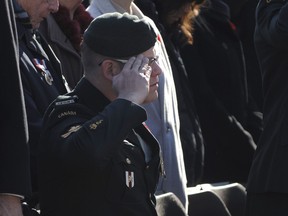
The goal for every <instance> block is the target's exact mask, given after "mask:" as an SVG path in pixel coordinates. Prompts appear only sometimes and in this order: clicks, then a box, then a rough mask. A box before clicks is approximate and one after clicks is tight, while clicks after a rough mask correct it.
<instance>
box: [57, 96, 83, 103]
mask: <svg viewBox="0 0 288 216" xmlns="http://www.w3.org/2000/svg"><path fill="white" fill-rule="evenodd" d="M77 100H78V97H77V95H73V96H69V95H61V96H59V97H58V98H57V100H56V101H55V106H62V105H67V104H73V103H76V101H77Z"/></svg>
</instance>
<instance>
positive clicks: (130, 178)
mask: <svg viewBox="0 0 288 216" xmlns="http://www.w3.org/2000/svg"><path fill="white" fill-rule="evenodd" d="M125 180H126V186H127V187H128V188H133V187H134V184H135V180H134V172H132V171H125Z"/></svg>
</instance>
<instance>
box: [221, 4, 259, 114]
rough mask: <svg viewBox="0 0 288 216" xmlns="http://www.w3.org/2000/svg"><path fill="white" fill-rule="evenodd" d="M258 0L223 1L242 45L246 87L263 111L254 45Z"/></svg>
mask: <svg viewBox="0 0 288 216" xmlns="http://www.w3.org/2000/svg"><path fill="white" fill-rule="evenodd" d="M258 2H259V0H249V1H248V0H241V1H230V0H225V3H226V4H228V5H229V7H230V9H231V8H232V10H231V11H232V12H231V20H232V22H233V23H234V24H235V25H236V27H237V31H238V32H239V37H240V40H241V42H242V45H243V52H244V57H245V62H246V68H247V86H248V89H249V91H250V94H251V95H252V97H253V99H254V100H255V103H256V105H257V107H258V109H259V110H260V111H261V112H262V111H263V91H262V77H261V71H260V66H259V61H258V59H257V55H256V51H255V43H254V31H255V10H256V6H257V4H258Z"/></svg>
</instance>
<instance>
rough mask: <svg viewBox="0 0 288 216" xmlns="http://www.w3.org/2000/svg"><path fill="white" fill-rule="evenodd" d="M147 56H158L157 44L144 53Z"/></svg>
mask: <svg viewBox="0 0 288 216" xmlns="http://www.w3.org/2000/svg"><path fill="white" fill-rule="evenodd" d="M142 54H143V55H144V56H146V57H148V58H149V57H155V56H156V49H155V46H153V47H151V48H150V49H148V50H146V51H145V52H143V53H142Z"/></svg>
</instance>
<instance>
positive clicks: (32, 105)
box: [17, 20, 66, 191]
mask: <svg viewBox="0 0 288 216" xmlns="http://www.w3.org/2000/svg"><path fill="white" fill-rule="evenodd" d="M21 22H22V21H21V20H17V31H18V39H19V56H20V71H21V78H22V85H23V90H24V98H25V107H26V112H27V120H28V130H29V145H30V153H31V175H32V187H33V191H37V174H36V157H37V154H38V143H39V138H40V131H41V128H42V121H43V116H44V113H45V110H46V109H47V108H48V106H49V104H50V103H51V102H52V101H53V100H55V98H56V97H57V96H58V95H59V94H64V93H66V88H65V86H64V82H63V79H62V75H61V69H60V63H59V61H58V59H57V58H56V57H55V55H54V54H53V52H52V51H51V49H50V48H49V47H48V45H47V43H46V42H45V41H44V39H43V38H42V37H41V35H40V34H39V33H37V32H36V33H35V34H34V33H33V32H32V29H31V27H30V26H29V25H26V24H22V23H21ZM34 36H35V37H34ZM36 38H37V39H38V40H39V41H37V40H36ZM40 43H41V45H40ZM49 73H50V75H51V76H52V77H50V76H49ZM51 78H53V81H52V82H51V83H50V81H51Z"/></svg>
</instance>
